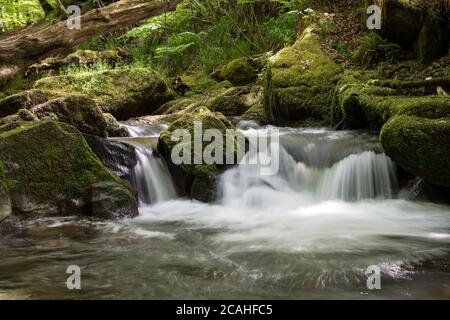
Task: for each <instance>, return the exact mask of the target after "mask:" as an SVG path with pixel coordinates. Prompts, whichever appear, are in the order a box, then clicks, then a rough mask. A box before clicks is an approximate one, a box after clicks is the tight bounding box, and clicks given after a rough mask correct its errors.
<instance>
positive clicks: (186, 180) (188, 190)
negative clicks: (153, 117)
mask: <svg viewBox="0 0 450 320" xmlns="http://www.w3.org/2000/svg"><path fill="white" fill-rule="evenodd" d="M177 116H178V119H177V120H175V121H174V122H173V123H172V124H171V125H170V126H169V128H168V129H167V130H165V131H163V132H162V133H161V136H160V138H159V142H158V150H159V152H160V153H161V155H162V156H163V157H164V159H165V160H166V162H167V163H168V166H169V169H170V171H171V173H172V176H173V177H174V181H175V183H176V186H177V189H178V192H179V194H180V195H186V196H189V197H191V198H194V199H197V200H200V201H204V202H210V201H212V200H214V197H215V192H216V188H215V186H216V182H215V178H216V176H217V174H218V173H220V172H221V171H222V170H224V169H225V168H226V163H227V161H226V159H227V156H228V155H230V156H231V157H232V158H233V159H235V160H234V163H236V162H237V160H238V159H237V157H238V150H239V148H245V141H246V140H245V138H244V137H241V138H242V139H240V140H239V139H238V140H237V141H236V140H235V143H234V144H233V146H232V148H231V150H230V149H227V148H226V143H225V141H226V131H227V129H231V130H233V129H235V127H234V126H233V125H232V124H231V123H230V122H229V121H228V120H227V119H226V118H225V117H224V116H223V115H222V114H220V113H213V112H211V111H210V110H208V108H206V107H197V108H196V109H195V110H191V111H190V112H185V113H179V114H177ZM195 123H197V124H199V123H201V125H202V133H204V132H205V131H206V130H207V129H218V130H219V131H220V132H221V133H222V138H223V141H224V145H223V159H221V163H212V164H207V163H206V162H205V161H204V159H203V158H202V155H203V152H204V151H205V148H206V147H207V146H208V145H209V144H210V142H203V141H202V137H201V136H200V137H196V136H195V135H194V128H195ZM176 130H186V132H188V133H189V134H190V137H191V139H189V140H188V141H185V140H183V139H181V141H178V140H177V139H175V140H172V137H173V134H174V132H175V131H176ZM197 138H198V139H197ZM194 141H197V143H199V144H198V145H199V146H201V148H200V149H196V148H195V147H194V146H195V143H194ZM238 141H242V142H243V143H241V144H240V143H238ZM180 143H181V145H186V147H187V150H188V151H187V152H188V157H189V159H190V162H189V163H181V164H176V163H174V162H173V159H172V152H173V150H174V148H175V147H176V146H180ZM183 155H184V154H183V151H181V153H180V156H183ZM196 157H200V159H203V161H200V163H195V161H194V159H195V158H196Z"/></svg>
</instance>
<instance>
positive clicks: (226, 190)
mask: <svg viewBox="0 0 450 320" xmlns="http://www.w3.org/2000/svg"><path fill="white" fill-rule="evenodd" d="M312 150H313V149H312ZM275 156H276V155H275ZM279 164H280V168H279V171H278V173H277V174H276V175H273V176H261V175H260V174H259V170H258V169H259V167H258V165H248V164H241V165H239V166H237V167H235V168H233V169H231V170H229V171H227V172H225V174H223V175H222V177H221V194H222V203H223V204H224V205H236V206H244V207H259V206H261V207H264V206H271V205H272V204H273V203H276V204H277V205H289V203H291V204H292V206H295V205H298V200H299V199H302V201H309V200H311V199H314V200H315V201H317V200H318V201H326V200H343V201H361V200H364V199H391V198H392V197H393V196H394V194H395V191H396V189H397V180H396V170H395V165H394V163H393V162H392V160H391V159H390V158H389V157H387V156H386V155H385V154H383V153H375V152H374V151H364V152H361V153H358V154H351V155H349V156H347V157H345V158H344V159H342V160H339V161H337V162H335V163H334V164H333V165H332V166H331V167H323V166H320V165H314V164H312V165H311V164H308V165H307V164H305V163H304V162H301V161H298V162H297V161H296V160H295V159H294V158H293V157H292V156H291V155H290V154H289V153H288V152H287V151H286V150H285V149H284V148H283V147H280V153H279ZM311 201H312V200H311Z"/></svg>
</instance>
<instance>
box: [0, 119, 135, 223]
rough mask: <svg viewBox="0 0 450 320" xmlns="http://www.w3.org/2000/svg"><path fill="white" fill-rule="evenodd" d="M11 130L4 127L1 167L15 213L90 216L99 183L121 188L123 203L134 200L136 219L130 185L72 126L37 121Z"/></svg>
mask: <svg viewBox="0 0 450 320" xmlns="http://www.w3.org/2000/svg"><path fill="white" fill-rule="evenodd" d="M6 126H8V125H6ZM8 129H9V130H6V129H5V130H2V126H0V168H2V170H1V171H2V175H1V177H2V178H1V180H2V181H3V183H2V184H3V186H6V187H4V188H3V189H4V190H6V193H7V195H8V197H9V199H10V201H11V208H12V214H13V215H15V216H19V217H21V218H34V217H40V216H49V215H51V216H54V215H92V213H91V212H90V211H89V210H90V205H89V204H90V202H89V201H90V199H91V190H92V186H93V185H94V184H96V183H99V182H110V183H115V185H116V187H115V188H113V191H117V188H119V186H120V188H121V189H122V191H121V192H118V193H120V199H122V200H121V201H122V203H124V202H123V199H124V198H125V195H129V197H130V199H129V202H128V203H130V207H129V210H128V214H127V215H129V216H133V215H135V210H134V206H132V203H133V201H135V198H134V196H133V195H132V194H131V192H130V191H129V190H131V187H130V185H129V184H128V183H126V182H124V181H122V180H120V179H119V178H117V177H116V176H114V175H112V174H111V173H110V172H109V171H108V169H107V168H106V167H105V166H103V164H102V163H101V162H100V160H99V159H98V158H97V157H96V156H95V154H94V153H93V152H92V151H91V149H90V148H89V146H88V144H87V143H86V141H85V139H84V138H83V136H82V135H81V133H79V131H77V130H76V129H75V128H74V127H73V126H70V125H68V124H65V123H61V122H55V121H33V122H22V123H19V122H18V123H15V125H14V126H9V127H8ZM120 212H122V213H123V214H125V210H122V209H121V210H120Z"/></svg>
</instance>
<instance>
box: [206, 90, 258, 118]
mask: <svg viewBox="0 0 450 320" xmlns="http://www.w3.org/2000/svg"><path fill="white" fill-rule="evenodd" d="M262 91H263V90H262V88H261V87H251V86H243V87H232V88H229V89H227V90H225V91H224V92H223V93H221V94H219V95H218V96H216V97H213V98H212V99H211V100H209V101H208V102H207V103H206V104H207V106H208V108H209V109H210V110H211V111H213V112H220V113H222V114H224V115H225V116H227V117H235V116H241V115H243V114H244V113H246V112H247V111H248V110H250V109H251V108H253V107H256V106H257V105H262V101H263V97H262Z"/></svg>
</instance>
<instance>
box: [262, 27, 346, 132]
mask: <svg viewBox="0 0 450 320" xmlns="http://www.w3.org/2000/svg"><path fill="white" fill-rule="evenodd" d="M341 73H342V68H341V66H340V65H338V64H337V63H335V62H334V61H333V60H332V59H331V58H330V57H329V56H328V55H326V54H325V53H324V52H323V51H322V49H321V46H320V42H319V37H318V35H317V34H315V33H314V28H313V27H310V28H307V29H306V30H305V31H304V32H303V34H302V35H301V36H300V38H299V39H298V40H297V41H296V42H295V44H294V45H292V46H291V47H286V48H284V49H282V50H281V51H279V52H278V53H276V54H275V55H274V56H273V57H271V59H270V62H269V64H268V69H267V74H266V86H265V90H264V108H265V111H266V115H267V118H268V119H269V120H271V121H272V122H274V123H277V124H283V123H292V122H295V121H298V120H303V119H307V118H316V119H320V120H326V121H328V120H330V119H331V103H332V100H333V90H334V88H335V85H336V83H337V82H338V80H339V78H340V76H341Z"/></svg>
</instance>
